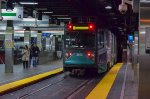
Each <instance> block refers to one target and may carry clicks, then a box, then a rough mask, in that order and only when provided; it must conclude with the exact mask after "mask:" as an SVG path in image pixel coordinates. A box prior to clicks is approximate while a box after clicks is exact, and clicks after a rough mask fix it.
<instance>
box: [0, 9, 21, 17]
mask: <svg viewBox="0 0 150 99" xmlns="http://www.w3.org/2000/svg"><path fill="white" fill-rule="evenodd" d="M1 16H2V17H3V20H23V7H15V8H14V9H13V11H11V12H8V11H6V9H2V13H1Z"/></svg>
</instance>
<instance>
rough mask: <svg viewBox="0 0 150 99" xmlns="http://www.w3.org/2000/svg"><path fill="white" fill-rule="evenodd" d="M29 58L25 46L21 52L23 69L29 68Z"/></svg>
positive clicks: (28, 52) (27, 49)
mask: <svg viewBox="0 0 150 99" xmlns="http://www.w3.org/2000/svg"><path fill="white" fill-rule="evenodd" d="M29 56H30V51H29V48H28V46H27V45H25V46H24V49H23V51H22V61H23V68H24V69H25V68H29V63H28V62H29Z"/></svg>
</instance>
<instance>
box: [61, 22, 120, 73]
mask: <svg viewBox="0 0 150 99" xmlns="http://www.w3.org/2000/svg"><path fill="white" fill-rule="evenodd" d="M116 48H117V46H116V37H115V35H114V34H113V33H111V31H109V30H106V29H98V28H96V26H95V25H94V24H91V23H89V24H68V25H67V26H66V28H65V33H64V51H63V68H64V71H70V72H72V71H73V70H76V69H78V70H79V69H81V70H95V71H96V72H98V73H102V72H106V71H107V70H109V69H110V68H111V67H112V66H113V65H114V64H115V63H116V56H117V52H116V50H117V49H116Z"/></svg>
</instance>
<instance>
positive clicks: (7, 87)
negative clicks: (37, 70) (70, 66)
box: [0, 68, 63, 94]
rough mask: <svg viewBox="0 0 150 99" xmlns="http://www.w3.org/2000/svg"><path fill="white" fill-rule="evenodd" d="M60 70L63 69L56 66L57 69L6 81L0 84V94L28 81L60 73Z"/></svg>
mask: <svg viewBox="0 0 150 99" xmlns="http://www.w3.org/2000/svg"><path fill="white" fill-rule="evenodd" d="M62 71H63V68H58V69H55V70H52V71H49V72H46V73H42V74H38V75H35V76H32V77H28V78H25V79H22V80H18V81H15V82H11V83H8V84H4V85H1V86H0V94H3V93H4V92H7V91H10V90H12V89H15V88H19V87H21V86H24V85H27V84H29V83H33V82H35V81H38V80H41V79H43V78H45V77H48V76H50V75H54V74H57V73H60V72H62Z"/></svg>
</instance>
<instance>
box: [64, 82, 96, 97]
mask: <svg viewBox="0 0 150 99" xmlns="http://www.w3.org/2000/svg"><path fill="white" fill-rule="evenodd" d="M93 81H94V79H90V80H85V81H84V82H83V83H81V84H80V85H78V86H77V88H76V89H74V90H72V92H70V93H69V94H68V95H67V96H66V97H65V98H64V99H72V98H73V97H74V96H75V95H77V94H79V92H80V91H81V90H83V89H84V88H85V87H86V86H87V85H89V84H90V83H92V82H93Z"/></svg>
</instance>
